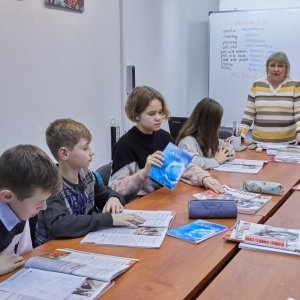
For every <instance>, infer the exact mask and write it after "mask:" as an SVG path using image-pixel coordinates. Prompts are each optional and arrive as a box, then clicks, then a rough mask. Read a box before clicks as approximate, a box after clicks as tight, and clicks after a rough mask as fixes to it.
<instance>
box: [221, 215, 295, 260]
mask: <svg viewBox="0 0 300 300" xmlns="http://www.w3.org/2000/svg"><path fill="white" fill-rule="evenodd" d="M299 233H300V230H298V229H287V228H280V227H274V226H270V225H266V224H255V223H251V222H246V221H243V220H238V221H237V223H236V224H235V225H234V226H233V227H232V228H231V229H230V230H228V231H227V232H226V233H225V234H224V236H223V238H224V239H225V240H229V241H234V242H240V245H239V247H240V248H246V249H251V250H261V251H267V252H278V253H286V254H293V255H300V241H299Z"/></svg>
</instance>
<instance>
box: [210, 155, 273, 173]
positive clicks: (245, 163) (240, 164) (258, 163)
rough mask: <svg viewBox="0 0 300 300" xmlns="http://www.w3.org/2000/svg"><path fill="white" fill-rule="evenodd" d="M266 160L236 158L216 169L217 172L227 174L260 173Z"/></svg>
mask: <svg viewBox="0 0 300 300" xmlns="http://www.w3.org/2000/svg"><path fill="white" fill-rule="evenodd" d="M267 162H268V161H266V160H255V159H239V158H235V159H233V160H231V161H226V162H225V163H223V164H222V165H220V166H218V167H216V168H214V170H216V171H227V172H238V173H252V174H255V173H258V172H259V171H260V170H261V168H262V167H263V165H264V164H266V163H267Z"/></svg>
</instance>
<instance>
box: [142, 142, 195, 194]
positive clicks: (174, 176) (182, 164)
mask: <svg viewBox="0 0 300 300" xmlns="http://www.w3.org/2000/svg"><path fill="white" fill-rule="evenodd" d="M163 153H164V161H163V165H162V167H161V168H158V167H156V166H153V167H152V168H151V170H150V172H149V174H148V176H149V177H150V178H152V179H153V180H155V181H156V182H158V183H160V184H162V185H163V186H165V187H167V188H169V189H170V190H173V189H174V188H175V186H176V184H177V183H178V181H179V179H180V178H181V176H182V174H183V173H184V171H185V169H186V168H187V166H188V165H189V163H190V162H191V160H192V157H191V156H190V155H189V154H188V153H186V152H184V151H183V150H182V149H180V148H178V147H177V146H175V145H174V144H172V143H169V144H168V145H167V147H166V148H165V149H164V151H163Z"/></svg>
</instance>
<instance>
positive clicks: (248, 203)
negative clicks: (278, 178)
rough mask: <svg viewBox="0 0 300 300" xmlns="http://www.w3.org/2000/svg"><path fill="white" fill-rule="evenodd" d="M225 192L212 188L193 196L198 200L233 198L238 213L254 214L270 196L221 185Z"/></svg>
mask: <svg viewBox="0 0 300 300" xmlns="http://www.w3.org/2000/svg"><path fill="white" fill-rule="evenodd" d="M222 187H223V189H224V190H225V193H223V194H220V193H215V192H214V191H212V190H207V191H204V192H201V193H197V194H194V195H193V196H194V197H195V198H197V199H199V200H207V199H223V200H224V199H227V200H235V201H236V204H237V208H238V212H239V213H244V214H255V213H256V212H257V211H258V210H260V209H261V208H262V207H263V206H264V205H265V204H266V203H267V202H268V201H269V200H270V199H271V198H272V196H262V195H261V194H257V193H251V192H245V191H239V190H235V189H232V188H230V187H229V186H227V185H223V186H222Z"/></svg>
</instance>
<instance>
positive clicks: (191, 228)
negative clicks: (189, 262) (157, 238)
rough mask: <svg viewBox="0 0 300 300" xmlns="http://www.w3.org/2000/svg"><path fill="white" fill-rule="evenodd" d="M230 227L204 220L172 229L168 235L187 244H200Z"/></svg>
mask: <svg viewBox="0 0 300 300" xmlns="http://www.w3.org/2000/svg"><path fill="white" fill-rule="evenodd" d="M227 228H228V227H227V226H224V225H221V224H216V223H212V222H208V221H204V220H197V221H194V222H192V223H189V224H187V225H184V226H180V227H177V228H172V229H170V230H168V232H167V234H168V235H170V236H173V237H176V238H179V239H182V240H185V241H187V242H191V243H194V244H198V243H200V242H202V241H204V240H206V239H208V238H210V237H212V236H214V235H216V234H218V233H220V232H222V231H225V230H226V229H227Z"/></svg>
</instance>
